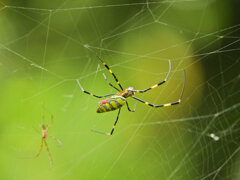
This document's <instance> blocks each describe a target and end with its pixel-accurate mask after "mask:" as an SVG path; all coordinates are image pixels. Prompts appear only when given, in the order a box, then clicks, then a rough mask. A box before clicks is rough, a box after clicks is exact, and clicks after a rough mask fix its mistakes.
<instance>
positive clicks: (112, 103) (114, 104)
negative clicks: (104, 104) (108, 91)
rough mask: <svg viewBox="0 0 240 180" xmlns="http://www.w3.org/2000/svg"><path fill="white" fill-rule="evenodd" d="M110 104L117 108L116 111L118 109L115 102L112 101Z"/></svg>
mask: <svg viewBox="0 0 240 180" xmlns="http://www.w3.org/2000/svg"><path fill="white" fill-rule="evenodd" d="M110 104H111V105H112V107H113V108H115V109H117V108H118V106H117V104H116V103H115V102H114V101H111V102H110Z"/></svg>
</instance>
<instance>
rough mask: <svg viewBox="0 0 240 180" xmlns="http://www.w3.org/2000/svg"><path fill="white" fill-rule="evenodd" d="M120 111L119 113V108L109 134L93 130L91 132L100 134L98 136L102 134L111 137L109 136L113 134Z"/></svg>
mask: <svg viewBox="0 0 240 180" xmlns="http://www.w3.org/2000/svg"><path fill="white" fill-rule="evenodd" d="M120 111H121V108H120V109H119V110H118V115H117V118H116V120H115V122H114V125H113V128H112V130H111V132H110V133H104V132H100V131H95V130H93V129H92V131H93V132H96V133H100V134H104V135H108V136H111V135H112V134H113V132H114V129H115V128H116V125H117V122H118V118H119V114H120Z"/></svg>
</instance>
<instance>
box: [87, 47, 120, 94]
mask: <svg viewBox="0 0 240 180" xmlns="http://www.w3.org/2000/svg"><path fill="white" fill-rule="evenodd" d="M85 47H86V48H87V49H88V50H89V51H91V52H92V53H93V54H94V55H95V56H96V57H97V58H98V59H99V61H101V63H102V64H103V65H104V66H105V67H106V68H107V69H108V71H109V72H110V73H111V74H112V76H113V77H114V79H115V81H116V83H117V84H118V86H119V87H120V88H121V90H123V88H122V86H121V84H120V82H119V81H118V79H117V77H116V75H115V74H114V73H113V72H112V70H111V69H110V68H109V66H108V65H107V64H106V63H105V62H104V61H103V60H102V59H101V58H100V57H99V56H98V55H97V54H96V53H95V52H94V51H93V50H92V49H90V48H89V47H88V46H87V45H85Z"/></svg>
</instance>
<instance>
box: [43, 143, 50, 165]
mask: <svg viewBox="0 0 240 180" xmlns="http://www.w3.org/2000/svg"><path fill="white" fill-rule="evenodd" d="M44 143H45V147H46V150H47V153H48V158H49V161H50V166H52V156H51V154H50V151H49V149H48V145H47V142H46V141H44Z"/></svg>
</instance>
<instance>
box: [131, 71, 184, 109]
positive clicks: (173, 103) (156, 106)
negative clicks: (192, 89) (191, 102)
mask: <svg viewBox="0 0 240 180" xmlns="http://www.w3.org/2000/svg"><path fill="white" fill-rule="evenodd" d="M183 72H184V83H183V88H182V92H181V95H180V98H179V100H178V101H176V102H172V103H167V104H160V105H154V104H152V103H149V102H146V101H144V100H142V99H139V98H137V97H132V98H133V99H136V100H137V101H140V102H142V103H144V104H146V105H148V106H151V107H155V108H159V107H167V106H172V105H177V104H180V103H181V101H182V96H183V92H184V88H185V82H186V73H185V70H183Z"/></svg>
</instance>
